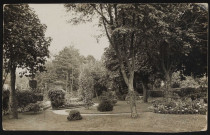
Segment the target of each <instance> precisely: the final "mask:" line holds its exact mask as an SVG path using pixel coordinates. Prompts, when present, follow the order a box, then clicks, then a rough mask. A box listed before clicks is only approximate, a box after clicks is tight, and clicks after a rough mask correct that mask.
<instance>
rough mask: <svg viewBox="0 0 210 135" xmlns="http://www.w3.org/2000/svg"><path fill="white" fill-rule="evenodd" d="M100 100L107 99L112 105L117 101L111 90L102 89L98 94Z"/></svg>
mask: <svg viewBox="0 0 210 135" xmlns="http://www.w3.org/2000/svg"><path fill="white" fill-rule="evenodd" d="M100 100H101V101H104V100H109V101H110V102H111V103H112V105H115V104H116V103H117V96H116V94H114V93H113V92H105V91H103V93H102V95H101V96H100Z"/></svg>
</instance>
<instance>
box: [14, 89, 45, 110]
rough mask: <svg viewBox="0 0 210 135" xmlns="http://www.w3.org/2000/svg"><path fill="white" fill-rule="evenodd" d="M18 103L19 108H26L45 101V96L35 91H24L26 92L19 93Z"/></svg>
mask: <svg viewBox="0 0 210 135" xmlns="http://www.w3.org/2000/svg"><path fill="white" fill-rule="evenodd" d="M16 95H17V102H18V107H25V106H26V105H28V104H30V103H36V102H37V101H43V94H41V93H34V92H33V91H29V90H24V91H19V90H18V91H17V93H16Z"/></svg>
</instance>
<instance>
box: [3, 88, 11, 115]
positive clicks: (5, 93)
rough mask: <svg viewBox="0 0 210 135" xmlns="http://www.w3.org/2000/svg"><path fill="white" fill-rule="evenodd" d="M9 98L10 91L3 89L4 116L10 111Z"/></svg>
mask: <svg viewBox="0 0 210 135" xmlns="http://www.w3.org/2000/svg"><path fill="white" fill-rule="evenodd" d="M9 96H10V91H9V90H8V89H7V90H6V89H3V91H2V109H3V112H4V114H6V112H7V111H8V110H9Z"/></svg>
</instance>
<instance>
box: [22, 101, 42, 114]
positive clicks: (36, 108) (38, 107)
mask: <svg viewBox="0 0 210 135" xmlns="http://www.w3.org/2000/svg"><path fill="white" fill-rule="evenodd" d="M43 108H44V106H43V104H42V102H40V101H38V102H36V103H30V104H28V105H27V106H26V107H24V109H23V110H22V111H23V112H29V111H33V112H34V113H36V112H40V111H42V110H43Z"/></svg>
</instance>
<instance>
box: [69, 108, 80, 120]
mask: <svg viewBox="0 0 210 135" xmlns="http://www.w3.org/2000/svg"><path fill="white" fill-rule="evenodd" d="M67 119H68V120H69V121H75V120H81V119H82V116H81V115H80V112H79V111H78V110H71V111H70V112H69V116H68V117H67Z"/></svg>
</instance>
